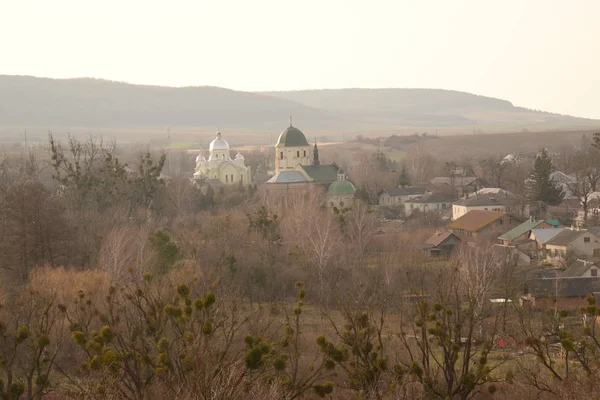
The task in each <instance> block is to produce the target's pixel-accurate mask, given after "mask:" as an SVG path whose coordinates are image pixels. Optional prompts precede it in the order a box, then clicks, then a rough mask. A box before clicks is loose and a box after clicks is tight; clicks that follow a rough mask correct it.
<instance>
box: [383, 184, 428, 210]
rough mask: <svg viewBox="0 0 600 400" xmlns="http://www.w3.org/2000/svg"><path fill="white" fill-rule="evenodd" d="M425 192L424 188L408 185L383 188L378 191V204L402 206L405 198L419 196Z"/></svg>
mask: <svg viewBox="0 0 600 400" xmlns="http://www.w3.org/2000/svg"><path fill="white" fill-rule="evenodd" d="M424 194H425V188H422V187H416V186H408V187H395V188H389V189H383V190H382V191H381V192H380V193H379V205H380V206H388V207H398V206H401V207H404V203H405V202H406V201H407V200H410V199H414V198H415V197H420V196H423V195H424Z"/></svg>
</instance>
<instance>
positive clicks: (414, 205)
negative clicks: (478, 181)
mask: <svg viewBox="0 0 600 400" xmlns="http://www.w3.org/2000/svg"><path fill="white" fill-rule="evenodd" d="M452 200H453V199H452V195H450V194H446V193H428V194H425V195H423V196H419V197H414V198H412V199H409V200H406V201H405V203H404V215H406V216H407V217H408V216H409V215H411V214H412V213H414V212H415V211H417V210H418V211H420V212H422V213H426V212H432V211H435V212H440V213H441V212H444V211H446V210H450V209H451V207H452Z"/></svg>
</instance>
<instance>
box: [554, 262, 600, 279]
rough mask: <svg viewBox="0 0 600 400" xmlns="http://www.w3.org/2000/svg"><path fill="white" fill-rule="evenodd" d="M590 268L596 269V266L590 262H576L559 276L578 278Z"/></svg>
mask: <svg viewBox="0 0 600 400" xmlns="http://www.w3.org/2000/svg"><path fill="white" fill-rule="evenodd" d="M592 266H596V267H597V265H596V264H595V263H593V262H592V261H585V260H577V261H575V262H574V263H573V264H571V265H569V268H567V269H565V270H564V271H563V273H562V274H561V275H562V276H563V277H565V278H574V277H580V276H581V275H583V274H584V272H585V271H587V270H588V269H589V268H590V267H592Z"/></svg>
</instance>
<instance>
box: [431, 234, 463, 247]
mask: <svg viewBox="0 0 600 400" xmlns="http://www.w3.org/2000/svg"><path fill="white" fill-rule="evenodd" d="M451 236H454V238H455V239H456V240H460V238H459V237H458V236H456V235H455V234H453V233H452V232H436V233H434V234H433V235H431V236H430V237H429V238H428V239H427V240H426V241H425V245H426V246H428V247H437V246H439V245H441V244H442V243H444V242H445V241H446V240H448V238H449V237H451Z"/></svg>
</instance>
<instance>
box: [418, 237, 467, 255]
mask: <svg viewBox="0 0 600 400" xmlns="http://www.w3.org/2000/svg"><path fill="white" fill-rule="evenodd" d="M459 243H460V238H459V237H458V236H456V235H455V234H453V233H452V232H439V231H438V232H436V233H434V234H433V235H431V236H430V237H429V238H428V239H427V240H426V241H425V243H424V244H423V246H421V248H422V249H423V250H424V251H425V252H427V253H428V254H429V255H430V256H432V257H443V256H448V255H450V253H452V251H453V250H454V249H455V248H456V246H458V244H459Z"/></svg>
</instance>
